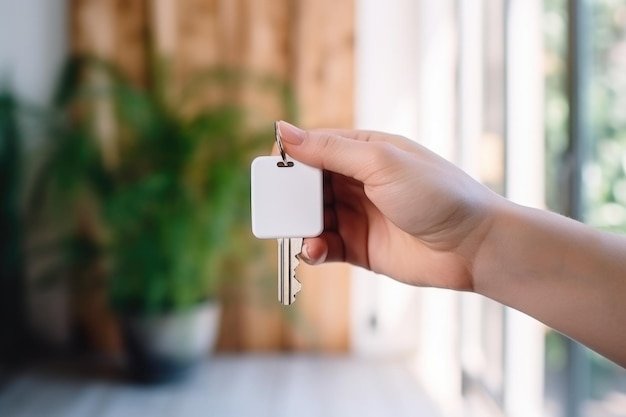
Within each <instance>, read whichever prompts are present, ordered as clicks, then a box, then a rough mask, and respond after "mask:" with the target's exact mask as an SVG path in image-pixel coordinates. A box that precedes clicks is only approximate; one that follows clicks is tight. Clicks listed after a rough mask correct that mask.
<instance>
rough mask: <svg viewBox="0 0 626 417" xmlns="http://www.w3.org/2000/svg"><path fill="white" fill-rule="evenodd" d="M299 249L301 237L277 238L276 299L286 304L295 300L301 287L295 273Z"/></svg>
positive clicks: (300, 247) (300, 248) (298, 261)
mask: <svg viewBox="0 0 626 417" xmlns="http://www.w3.org/2000/svg"><path fill="white" fill-rule="evenodd" d="M301 251H302V239H301V238H299V239H287V238H284V239H278V301H279V302H280V303H281V304H283V305H286V306H287V305H291V304H292V303H293V302H294V301H296V294H297V293H298V292H299V291H300V290H301V289H302V284H300V281H298V280H297V278H296V273H295V270H296V268H297V267H298V265H299V264H300V260H299V259H298V255H300V252H301Z"/></svg>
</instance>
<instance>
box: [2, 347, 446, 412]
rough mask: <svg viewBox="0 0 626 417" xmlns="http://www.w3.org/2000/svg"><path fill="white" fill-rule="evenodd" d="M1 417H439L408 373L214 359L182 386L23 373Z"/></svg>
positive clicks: (318, 359)
mask: <svg viewBox="0 0 626 417" xmlns="http://www.w3.org/2000/svg"><path fill="white" fill-rule="evenodd" d="M0 416H2V417H9V416H10V417H31V416H32V417H91V416H98V417H105V416H106V417H126V416H128V417H131V416H132V417H137V416H139V417H143V416H145V417H148V416H150V417H154V416H162V417H169V416H172V417H173V416H176V417H192V416H198V417H200V416H202V417H209V416H237V417H248V416H250V417H255V416H266V417H281V416H285V417H286V416H297V417H309V416H311V417H313V416H315V417H320V416H328V417H333V416H362V417H366V416H372V417H378V416H392V417H405V416H425V417H439V416H440V415H439V414H438V413H437V412H436V411H435V409H434V407H433V406H432V405H431V403H430V402H429V401H428V400H427V398H426V397H425V396H424V394H423V393H422V390H421V388H420V386H419V384H418V383H417V382H416V380H415V379H414V378H413V376H412V375H411V373H410V371H409V369H408V366H407V365H406V364H405V363H404V362H403V361H397V360H395V361H394V360H384V361H380V360H367V359H359V358H354V357H349V356H338V357H328V356H288V355H276V356H217V357H214V358H212V359H210V360H209V361H207V362H206V363H205V364H203V365H202V367H201V368H199V369H198V370H197V371H195V372H194V373H193V374H192V375H190V377H189V378H187V379H185V380H184V381H182V382H179V383H175V384H170V385H165V386H159V387H142V386H135V385H131V384H129V383H127V382H125V381H124V380H122V379H119V378H115V377H113V378H112V377H105V378H102V377H101V378H94V377H85V376H84V375H83V376H77V375H73V376H71V377H70V376H63V374H60V373H59V372H58V371H57V372H54V373H51V372H42V371H29V372H26V373H24V374H22V375H20V376H18V377H17V378H16V379H15V380H13V381H12V382H11V383H10V384H9V385H8V386H6V387H5V388H4V389H3V390H2V391H0Z"/></svg>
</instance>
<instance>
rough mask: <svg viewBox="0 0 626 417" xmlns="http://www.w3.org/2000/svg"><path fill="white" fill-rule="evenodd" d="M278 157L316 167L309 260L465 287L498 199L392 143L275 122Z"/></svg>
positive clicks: (405, 145) (403, 142)
mask: <svg viewBox="0 0 626 417" xmlns="http://www.w3.org/2000/svg"><path fill="white" fill-rule="evenodd" d="M279 130H280V134H281V137H282V141H283V145H284V147H285V150H286V151H287V153H288V154H289V155H290V156H291V157H293V158H294V159H296V160H299V161H301V162H304V163H305V164H307V165H311V166H314V167H317V168H321V169H323V170H324V180H325V186H324V189H325V195H324V204H325V229H324V233H323V234H322V235H321V236H319V237H316V238H309V239H305V241H304V247H303V253H302V257H303V258H304V260H305V261H307V262H309V263H313V264H315V263H320V262H325V261H345V262H349V263H352V264H354V265H359V266H362V267H365V268H368V269H370V270H372V271H375V272H378V273H382V274H385V275H388V276H390V277H392V278H395V279H397V280H399V281H403V282H406V283H409V284H413V285H420V286H435V287H445V288H454V289H463V290H471V289H473V286H474V285H473V281H472V276H473V271H472V269H473V265H474V259H475V257H476V255H477V253H478V252H479V250H480V247H481V244H482V242H483V240H484V238H485V236H486V235H487V233H488V232H489V229H490V227H491V223H492V217H493V216H492V215H491V212H492V209H493V207H495V206H496V205H497V204H499V202H500V201H501V200H503V199H502V198H501V197H499V196H497V195H496V194H494V193H492V192H491V191H489V190H488V189H486V188H485V187H483V186H482V185H480V184H478V183H477V182H476V181H474V180H473V179H471V178H470V177H469V176H468V175H467V174H465V173H464V172H463V171H461V170H460V169H458V168H457V167H456V166H454V165H453V164H451V163H449V162H448V161H446V160H444V159H443V158H441V157H439V156H437V155H435V154H434V153H432V152H430V151H428V150H427V149H425V148H424V147H422V146H420V145H418V144H416V143H414V142H412V141H410V140H408V139H405V138H402V137H398V136H393V135H388V134H383V133H377V132H362V131H352V130H315V131H308V132H305V131H303V130H300V129H298V128H296V127H294V126H292V125H290V124H288V123H285V122H280V123H279Z"/></svg>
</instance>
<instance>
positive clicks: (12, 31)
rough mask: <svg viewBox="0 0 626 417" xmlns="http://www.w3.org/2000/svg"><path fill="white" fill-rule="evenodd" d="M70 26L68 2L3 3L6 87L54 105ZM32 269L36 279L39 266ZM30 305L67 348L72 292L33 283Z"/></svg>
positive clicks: (41, 325) (43, 334)
mask: <svg viewBox="0 0 626 417" xmlns="http://www.w3.org/2000/svg"><path fill="white" fill-rule="evenodd" d="M68 27H69V25H68V19H67V4H66V0H0V84H2V83H5V84H8V85H9V86H10V87H11V88H12V90H13V92H14V93H16V94H17V95H18V97H19V98H20V99H21V100H22V101H24V102H26V103H27V104H29V105H31V106H32V105H35V106H37V107H43V106H45V105H46V104H48V103H49V100H50V98H51V94H52V92H53V88H54V85H55V83H56V79H57V77H58V73H59V69H60V67H61V65H62V63H63V60H64V59H65V57H66V55H67V50H68V42H67V38H68V34H67V32H68ZM24 128H26V129H28V128H29V125H27V124H25V125H24ZM27 131H28V132H30V130H27ZM28 138H29V139H32V136H30V135H29V137H28ZM27 145H30V146H34V143H33V141H32V140H31V142H30V143H28V144H27ZM26 267H27V275H28V276H29V277H32V275H33V274H32V272H33V269H34V268H36V266H34V265H30V264H27V265H26ZM26 302H27V309H28V317H27V319H28V322H29V324H30V327H31V330H32V331H33V332H34V334H35V335H36V336H38V337H40V338H42V339H44V340H46V341H48V342H51V343H52V344H57V345H64V344H65V343H66V342H67V341H68V339H69V337H70V335H69V332H70V329H69V320H67V317H68V311H67V308H68V306H69V303H68V302H67V291H66V290H65V289H64V288H57V289H54V290H50V291H42V290H41V289H40V286H37V285H36V284H35V283H33V282H30V281H29V283H28V290H27V300H26Z"/></svg>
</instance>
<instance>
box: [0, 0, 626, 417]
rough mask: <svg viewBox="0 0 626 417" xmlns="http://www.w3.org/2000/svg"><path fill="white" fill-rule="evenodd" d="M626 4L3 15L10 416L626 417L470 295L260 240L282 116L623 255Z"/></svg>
mask: <svg viewBox="0 0 626 417" xmlns="http://www.w3.org/2000/svg"><path fill="white" fill-rule="evenodd" d="M625 74H626V4H625V3H624V2H623V1H619V0H543V1H542V0H463V1H460V0H458V1H457V0H437V1H434V0H398V1H395V2H384V4H383V2H378V1H375V0H345V1H342V2H334V1H330V0H317V1H312V0H311V1H308V0H301V1H293V0H280V1H267V0H256V1H248V0H238V1H223V0H179V1H174V0H132V1H131V0H54V1H50V0H24V1H20V2H17V1H11V0H0V210H1V211H0V225H1V228H0V230H1V232H0V415H1V416H88V415H89V416H90V415H107V416H109V415H110V416H122V415H137V414H139V413H151V414H156V413H160V414H161V415H177V416H195V415H215V416H222V415H224V416H226V415H238V416H239V415H250V416H257V415H271V416H276V415H288V414H291V415H305V416H308V415H316V416H317V415H327V416H334V415H337V416H338V415H371V416H378V415H396V416H398V415H399V416H404V415H407V416H408V415H412V416H413V415H424V416H431V415H432V416H460V415H467V416H472V415H478V416H489V415H498V416H501V415H506V416H525V417H527V416H541V415H544V416H554V417H561V416H563V417H565V416H567V417H576V416H581V417H582V416H585V417H596V416H597V417H609V416H625V415H626V372H625V371H624V370H623V369H622V368H620V367H618V366H617V365H615V364H612V363H610V362H609V361H607V360H605V359H603V358H601V357H599V356H598V355H596V354H594V353H592V352H590V351H588V350H586V349H584V348H582V347H581V346H579V345H577V344H576V343H574V342H572V341H571V340H569V339H567V338H565V337H563V336H561V335H559V334H558V333H556V332H553V331H551V330H549V329H547V328H545V326H543V325H541V324H540V323H538V322H536V321H535V320H533V319H531V318H528V317H527V316H525V315H523V314H521V313H518V312H515V311H512V310H509V309H507V308H504V307H502V306H501V305H498V304H497V303H494V302H492V301H490V300H487V299H484V298H482V297H479V296H476V295H473V294H458V293H453V292H448V291H442V290H436V289H419V288H411V287H408V286H405V285H403V284H399V283H396V282H394V281H392V280H389V279H388V278H385V277H380V276H376V275H375V274H372V273H368V272H366V271H363V270H361V269H357V268H351V267H348V266H346V265H325V266H319V267H306V266H301V267H300V268H299V269H298V276H299V278H300V280H301V281H302V283H303V291H302V292H301V293H300V294H299V295H298V301H297V302H296V303H295V304H294V306H292V307H289V308H283V307H282V306H280V305H279V304H278V303H277V300H276V259H275V257H276V255H275V251H276V248H275V246H276V245H275V243H274V242H260V241H258V240H256V239H254V238H253V236H252V234H251V232H250V226H249V197H248V196H249V164H250V162H251V160H252V159H253V158H254V157H255V156H257V155H262V154H267V153H268V152H269V150H270V149H271V146H272V144H273V141H274V136H273V121H274V120H276V119H286V120H289V121H292V122H295V123H297V124H299V125H301V126H303V127H307V128H312V127H324V126H325V127H346V128H351V127H354V128H362V129H375V130H382V131H388V132H393V133H397V134H402V135H405V136H407V137H410V138H412V139H415V140H416V141H418V142H420V143H423V144H425V145H426V146H428V147H429V148H431V149H433V150H434V151H436V152H437V153H439V154H441V155H442V156H444V157H446V158H447V159H449V160H451V161H453V162H455V163H457V164H459V165H460V166H461V167H463V169H465V170H466V171H468V172H469V173H470V174H471V175H472V176H474V177H475V178H477V179H478V180H480V181H482V182H483V183H485V184H486V185H488V186H489V187H491V188H492V189H494V190H495V191H497V192H499V193H501V194H503V195H506V196H507V197H508V198H511V199H512V200H514V201H517V202H520V203H522V204H526V205H531V206H535V207H540V208H547V209H550V210H554V211H557V212H560V213H563V214H566V215H568V216H571V217H574V218H577V219H579V220H581V221H584V222H587V223H589V224H591V225H593V226H594V227H598V228H602V229H606V230H613V231H617V232H621V233H623V232H626V75H625Z"/></svg>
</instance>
